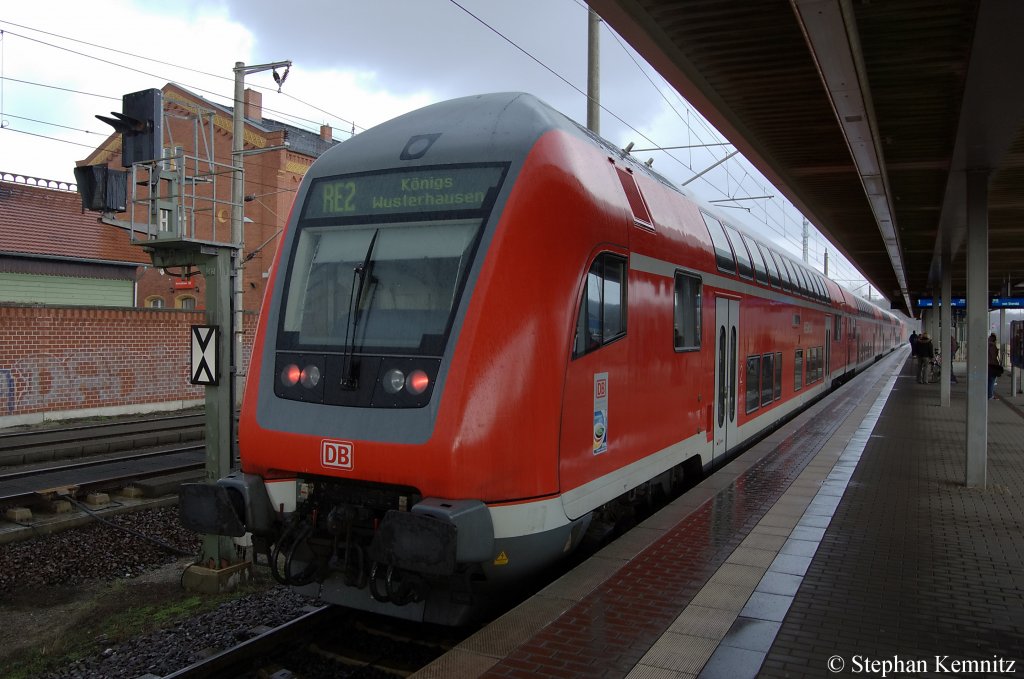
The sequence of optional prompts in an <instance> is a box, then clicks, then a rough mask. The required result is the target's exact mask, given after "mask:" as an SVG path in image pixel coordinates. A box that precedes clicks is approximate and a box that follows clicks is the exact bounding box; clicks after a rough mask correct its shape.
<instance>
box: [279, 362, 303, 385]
mask: <svg viewBox="0 0 1024 679" xmlns="http://www.w3.org/2000/svg"><path fill="white" fill-rule="evenodd" d="M301 377H302V371H301V370H299V366H297V365H295V364H294V363H291V364H289V365H286V366H285V367H284V370H282V371H281V384H283V385H284V386H286V387H294V386H295V385H296V384H298V383H299V379H300V378H301Z"/></svg>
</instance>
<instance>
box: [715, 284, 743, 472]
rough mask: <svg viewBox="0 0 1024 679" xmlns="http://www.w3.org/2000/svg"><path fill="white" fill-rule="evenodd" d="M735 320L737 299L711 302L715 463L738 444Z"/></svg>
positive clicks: (737, 305) (737, 333)
mask: <svg viewBox="0 0 1024 679" xmlns="http://www.w3.org/2000/svg"><path fill="white" fill-rule="evenodd" d="M739 319H740V301H739V300H738V299H729V298H726V297H716V298H715V449H714V459H715V461H717V460H718V459H719V456H721V455H724V454H725V452H726V451H727V450H728V449H729V448H730V447H732V446H733V445H735V444H736V443H737V442H738V441H739V423H738V422H737V421H736V400H737V398H736V392H737V372H738V370H739V360H738V359H739Z"/></svg>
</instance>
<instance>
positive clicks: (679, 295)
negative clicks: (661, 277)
mask: <svg viewBox="0 0 1024 679" xmlns="http://www.w3.org/2000/svg"><path fill="white" fill-rule="evenodd" d="M700 310H701V280H700V278H698V277H696V276H691V275H689V274H685V273H682V272H679V271H677V272H676V290H675V313H674V320H673V335H674V337H675V347H676V351H692V350H694V349H700Z"/></svg>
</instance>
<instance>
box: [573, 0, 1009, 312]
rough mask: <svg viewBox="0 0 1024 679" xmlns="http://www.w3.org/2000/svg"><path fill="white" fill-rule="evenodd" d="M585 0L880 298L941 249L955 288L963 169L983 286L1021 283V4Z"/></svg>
mask: <svg viewBox="0 0 1024 679" xmlns="http://www.w3.org/2000/svg"><path fill="white" fill-rule="evenodd" d="M589 4H590V6H591V8H592V9H594V10H595V11H596V12H597V13H598V14H599V15H600V16H601V17H602V19H604V20H605V21H606V22H607V23H608V24H609V25H610V26H611V27H612V28H614V29H615V30H616V31H617V32H618V33H619V34H620V35H622V36H623V37H624V38H625V39H626V40H627V41H628V42H629V43H630V44H631V45H632V46H633V47H634V48H635V49H636V50H637V51H638V52H639V53H640V54H641V55H643V56H644V58H646V59H647V60H648V61H649V62H650V63H651V64H652V65H654V67H655V68H657V69H658V70H659V72H660V73H661V74H662V75H663V76H664V77H665V78H666V79H667V80H668V81H669V82H670V83H671V84H672V85H673V86H674V87H675V88H676V89H677V90H679V92H680V93H682V94H683V95H684V96H685V97H686V98H687V99H688V100H689V101H690V103H691V104H693V105H694V106H695V107H696V108H697V109H698V110H699V111H700V112H701V113H702V114H703V115H704V116H705V117H706V118H707V119H708V120H709V121H710V122H711V123H712V124H713V125H715V126H716V127H717V128H718V129H719V130H720V131H721V132H722V133H723V134H724V135H725V136H726V137H727V138H728V139H729V140H730V141H731V142H732V143H733V144H734V145H735V146H736V147H737V148H738V149H739V150H740V151H741V152H742V153H743V154H744V155H745V156H746V157H747V158H748V159H749V160H750V161H751V162H752V163H753V164H754V165H755V166H756V167H757V168H758V169H759V170H760V171H761V172H762V173H763V174H764V175H765V177H767V178H768V179H769V180H770V181H771V182H772V183H773V184H775V185H776V186H777V187H778V189H779V190H780V191H782V192H783V193H784V194H785V195H786V197H787V198H788V199H789V200H790V201H792V203H793V204H794V205H796V206H797V208H798V209H800V210H801V211H802V212H803V213H804V215H805V216H806V217H807V218H808V219H810V220H811V221H812V222H813V223H814V224H815V226H816V227H817V228H818V229H819V230H820V231H821V232H822V233H823V234H825V235H826V237H828V238H829V240H831V241H832V243H833V244H834V245H835V246H836V247H837V248H838V249H839V250H840V251H841V252H842V253H843V254H844V255H846V257H847V258H848V259H850V260H851V261H853V262H854V263H855V264H856V265H857V266H858V268H860V270H861V271H862V272H863V273H864V274H865V275H866V276H867V278H868V279H869V281H870V282H871V283H872V284H873V285H874V286H875V287H876V288H877V289H879V290H880V291H881V292H882V293H883V294H885V295H886V296H887V297H889V299H890V300H891V301H892V303H893V305H894V306H895V307H898V308H902V309H903V310H904V311H909V310H910V309H909V307H910V305H911V304H913V303H914V301H915V300H916V299H917V297H918V296H931V295H934V296H936V297H938V296H939V293H940V292H941V271H942V269H941V263H942V261H943V259H942V256H943V248H946V249H947V250H948V252H949V253H950V255H949V256H950V258H951V262H952V264H951V270H952V287H953V295H952V296H954V297H956V296H964V295H965V294H966V288H967V274H966V271H967V264H966V252H967V229H966V215H967V201H966V189H965V185H966V176H967V171H968V170H977V171H981V172H987V173H988V182H989V183H988V187H989V193H988V224H989V290H990V294H993V295H996V294H1000V293H1003V292H1005V288H1006V285H1007V283H1008V282H1009V283H1010V284H1011V285H1014V286H1018V284H1020V283H1022V282H1024V124H1022V123H1024V2H1019V1H1018V0H940V1H937V0H788V1H787V0H743V1H742V2H741V1H737V0H589ZM975 204H976V203H975ZM1014 294H1016V295H1018V296H1024V284H1022V285H1020V286H1019V287H1017V289H1016V290H1015V291H1014Z"/></svg>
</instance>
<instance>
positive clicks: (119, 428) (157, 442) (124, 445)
mask: <svg viewBox="0 0 1024 679" xmlns="http://www.w3.org/2000/svg"><path fill="white" fill-rule="evenodd" d="M204 427H205V417H204V415H203V414H202V413H195V412H192V413H189V414H185V415H171V416H165V417H151V418H145V419H133V420H127V421H126V420H120V421H114V422H104V423H94V424H78V425H72V426H67V427H52V428H46V429H33V430H30V431H17V432H10V433H2V434H0V467H14V466H21V465H35V464H46V463H51V462H54V461H57V460H69V459H78V458H87V457H91V456H97V455H105V454H110V453H117V452H121V451H130V450H139V449H143V448H152V447H156V446H166V445H171V444H178V443H183V442H187V441H201V440H202V439H203V436H204V433H205V431H204Z"/></svg>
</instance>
